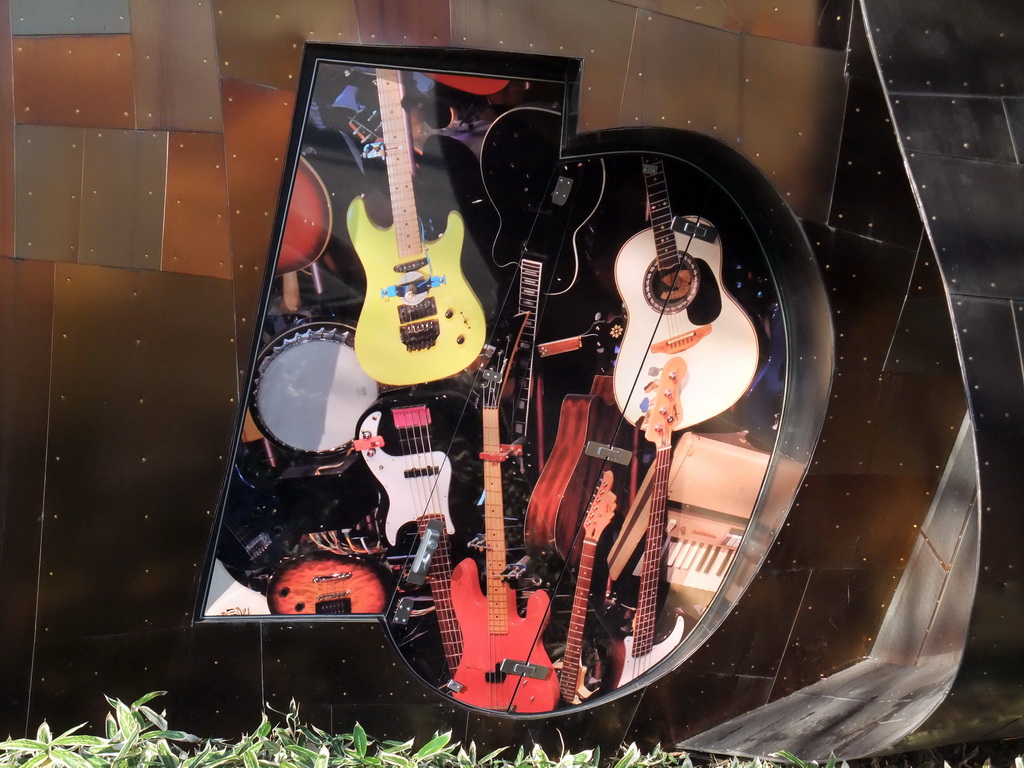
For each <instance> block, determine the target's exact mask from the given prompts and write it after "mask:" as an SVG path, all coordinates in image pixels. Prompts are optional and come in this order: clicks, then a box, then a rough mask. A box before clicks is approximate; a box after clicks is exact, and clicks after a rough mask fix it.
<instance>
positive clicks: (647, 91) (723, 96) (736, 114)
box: [618, 13, 741, 146]
mask: <svg viewBox="0 0 1024 768" xmlns="http://www.w3.org/2000/svg"><path fill="white" fill-rule="evenodd" d="M634 40H635V45H634V46H633V54H632V56H631V57H630V61H629V71H628V73H627V75H626V85H625V89H624V91H623V97H622V111H621V113H620V115H619V118H618V124H619V125H622V126H626V125H655V126H658V125H661V126H672V127H679V128H685V129H687V130H691V131H700V132H701V133H705V134H707V135H709V136H713V137H715V138H717V139H719V140H720V141H723V142H725V143H726V144H728V145H730V146H736V144H737V138H738V137H739V135H740V103H739V97H738V93H737V90H736V88H735V87H734V84H735V83H736V81H737V79H738V78H739V76H740V67H741V63H740V36H739V35H734V34H731V33H729V32H723V31H722V30H720V29H715V28H713V27H702V26H700V25H698V24H691V23H689V22H686V21H680V20H678V19H673V18H669V17H665V16H659V15H657V14H652V13H639V14H638V15H637V28H636V30H635V33H634ZM668 61H671V62H672V66H671V67H670V66H666V63H667V62H668ZM682 73H685V75H684V74H682Z"/></svg>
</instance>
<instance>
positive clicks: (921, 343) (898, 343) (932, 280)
mask: <svg viewBox="0 0 1024 768" xmlns="http://www.w3.org/2000/svg"><path fill="white" fill-rule="evenodd" d="M883 370H884V371H886V372H891V373H942V374H947V375H948V374H954V375H956V376H957V377H958V378H959V374H960V359H959V357H958V356H957V351H956V339H955V336H954V335H953V325H952V318H950V316H949V304H948V301H947V299H946V290H945V287H944V285H943V283H942V275H941V273H940V272H939V262H938V259H936V258H935V251H933V250H932V245H931V241H930V240H929V239H928V238H927V237H922V238H921V243H920V245H919V246H918V250H917V258H916V259H915V261H914V274H913V275H912V276H911V278H910V285H909V286H908V287H907V296H906V301H905V302H904V303H903V308H902V310H901V311H900V319H899V323H898V324H897V327H896V332H895V334H894V335H893V339H892V346H891V347H890V348H889V354H888V355H887V356H886V360H885V366H884V368H883Z"/></svg>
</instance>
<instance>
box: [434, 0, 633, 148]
mask: <svg viewBox="0 0 1024 768" xmlns="http://www.w3.org/2000/svg"><path fill="white" fill-rule="evenodd" d="M582 7H583V6H582V5H581V4H579V3H578V2H570V1H569V0H452V44H453V45H457V46H460V47H470V48H484V49H491V50H498V51H518V52H524V53H546V54H554V55H558V56H575V57H579V58H585V59H586V66H585V67H584V69H583V84H582V91H581V94H580V113H579V114H580V117H579V128H580V130H597V129H600V128H612V127H615V126H616V125H618V122H617V118H618V116H619V108H620V101H621V99H622V87H623V76H624V75H625V72H626V67H627V65H628V64H629V52H630V44H631V40H630V35H629V34H627V30H632V29H633V25H634V20H635V18H636V15H637V12H636V11H635V10H634V9H633V8H630V7H629V6H626V5H621V4H619V3H614V2H609V1H608V0H590V2H588V3H587V4H586V12H585V13H581V12H580V9H581V8H582ZM631 124H632V123H631Z"/></svg>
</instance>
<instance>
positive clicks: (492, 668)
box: [449, 347, 559, 712]
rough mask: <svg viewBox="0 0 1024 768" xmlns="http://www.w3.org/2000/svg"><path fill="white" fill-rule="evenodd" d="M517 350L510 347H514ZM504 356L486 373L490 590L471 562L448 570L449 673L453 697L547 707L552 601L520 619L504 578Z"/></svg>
mask: <svg viewBox="0 0 1024 768" xmlns="http://www.w3.org/2000/svg"><path fill="white" fill-rule="evenodd" d="M513 349H514V347H513ZM508 363H509V360H508V359H506V358H505V355H504V353H498V355H497V356H496V357H495V362H494V363H493V364H492V365H491V366H490V367H488V368H486V369H484V370H483V371H482V372H481V375H482V378H483V398H482V406H483V452H482V453H481V454H480V456H481V458H482V459H483V463H484V494H485V495H484V538H485V541H486V555H485V579H486V585H487V594H486V595H485V594H483V593H482V592H481V590H480V576H479V570H478V568H477V565H476V562H475V561H474V560H472V559H468V558H467V559H466V560H463V561H462V562H461V563H459V564H458V565H457V566H456V567H455V570H454V571H453V573H452V583H451V601H452V607H453V608H454V610H455V617H456V619H457V621H458V623H459V627H460V628H461V630H462V658H461V660H460V662H459V666H458V669H457V670H456V672H455V675H454V682H453V684H452V685H450V686H449V687H451V688H452V690H453V692H454V696H455V698H457V699H459V700H460V701H463V702H465V703H466V704H470V705H473V706H476V707H482V708H484V709H492V710H504V711H509V712H548V711H550V710H552V709H554V708H555V705H556V704H557V703H558V696H559V693H558V677H557V676H556V675H555V674H554V672H553V669H552V664H551V659H550V658H549V657H548V654H547V651H545V650H544V644H543V642H542V641H541V633H542V632H543V631H544V627H545V626H546V625H547V621H548V604H549V602H550V599H549V597H548V595H547V593H546V592H543V591H541V590H537V591H535V592H533V594H531V595H530V597H529V599H528V600H527V604H526V616H525V617H521V616H520V615H519V611H518V608H517V605H516V593H515V590H513V589H512V588H511V587H509V585H508V584H507V583H506V582H505V580H504V579H503V577H502V574H503V572H504V571H505V568H506V566H507V565H508V563H507V555H506V549H505V506H504V501H503V497H502V487H501V483H502V478H501V463H502V461H504V460H505V459H506V458H507V457H508V456H509V455H511V453H512V452H513V450H514V449H513V446H509V445H502V443H501V436H500V433H501V430H500V419H499V414H498V404H499V401H500V400H501V392H502V389H503V388H504V384H505V382H506V377H507V374H508Z"/></svg>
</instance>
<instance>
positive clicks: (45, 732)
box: [36, 720, 52, 744]
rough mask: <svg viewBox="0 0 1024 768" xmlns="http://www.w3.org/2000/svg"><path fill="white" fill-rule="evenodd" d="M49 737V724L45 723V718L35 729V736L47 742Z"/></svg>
mask: <svg viewBox="0 0 1024 768" xmlns="http://www.w3.org/2000/svg"><path fill="white" fill-rule="evenodd" d="M51 737H52V736H51V734H50V726H49V725H47V723H46V721H45V720H43V722H42V723H40V724H39V728H37V729H36V738H37V739H38V740H39V741H43V742H46V743H47V744H49V743H50V739H51Z"/></svg>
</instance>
